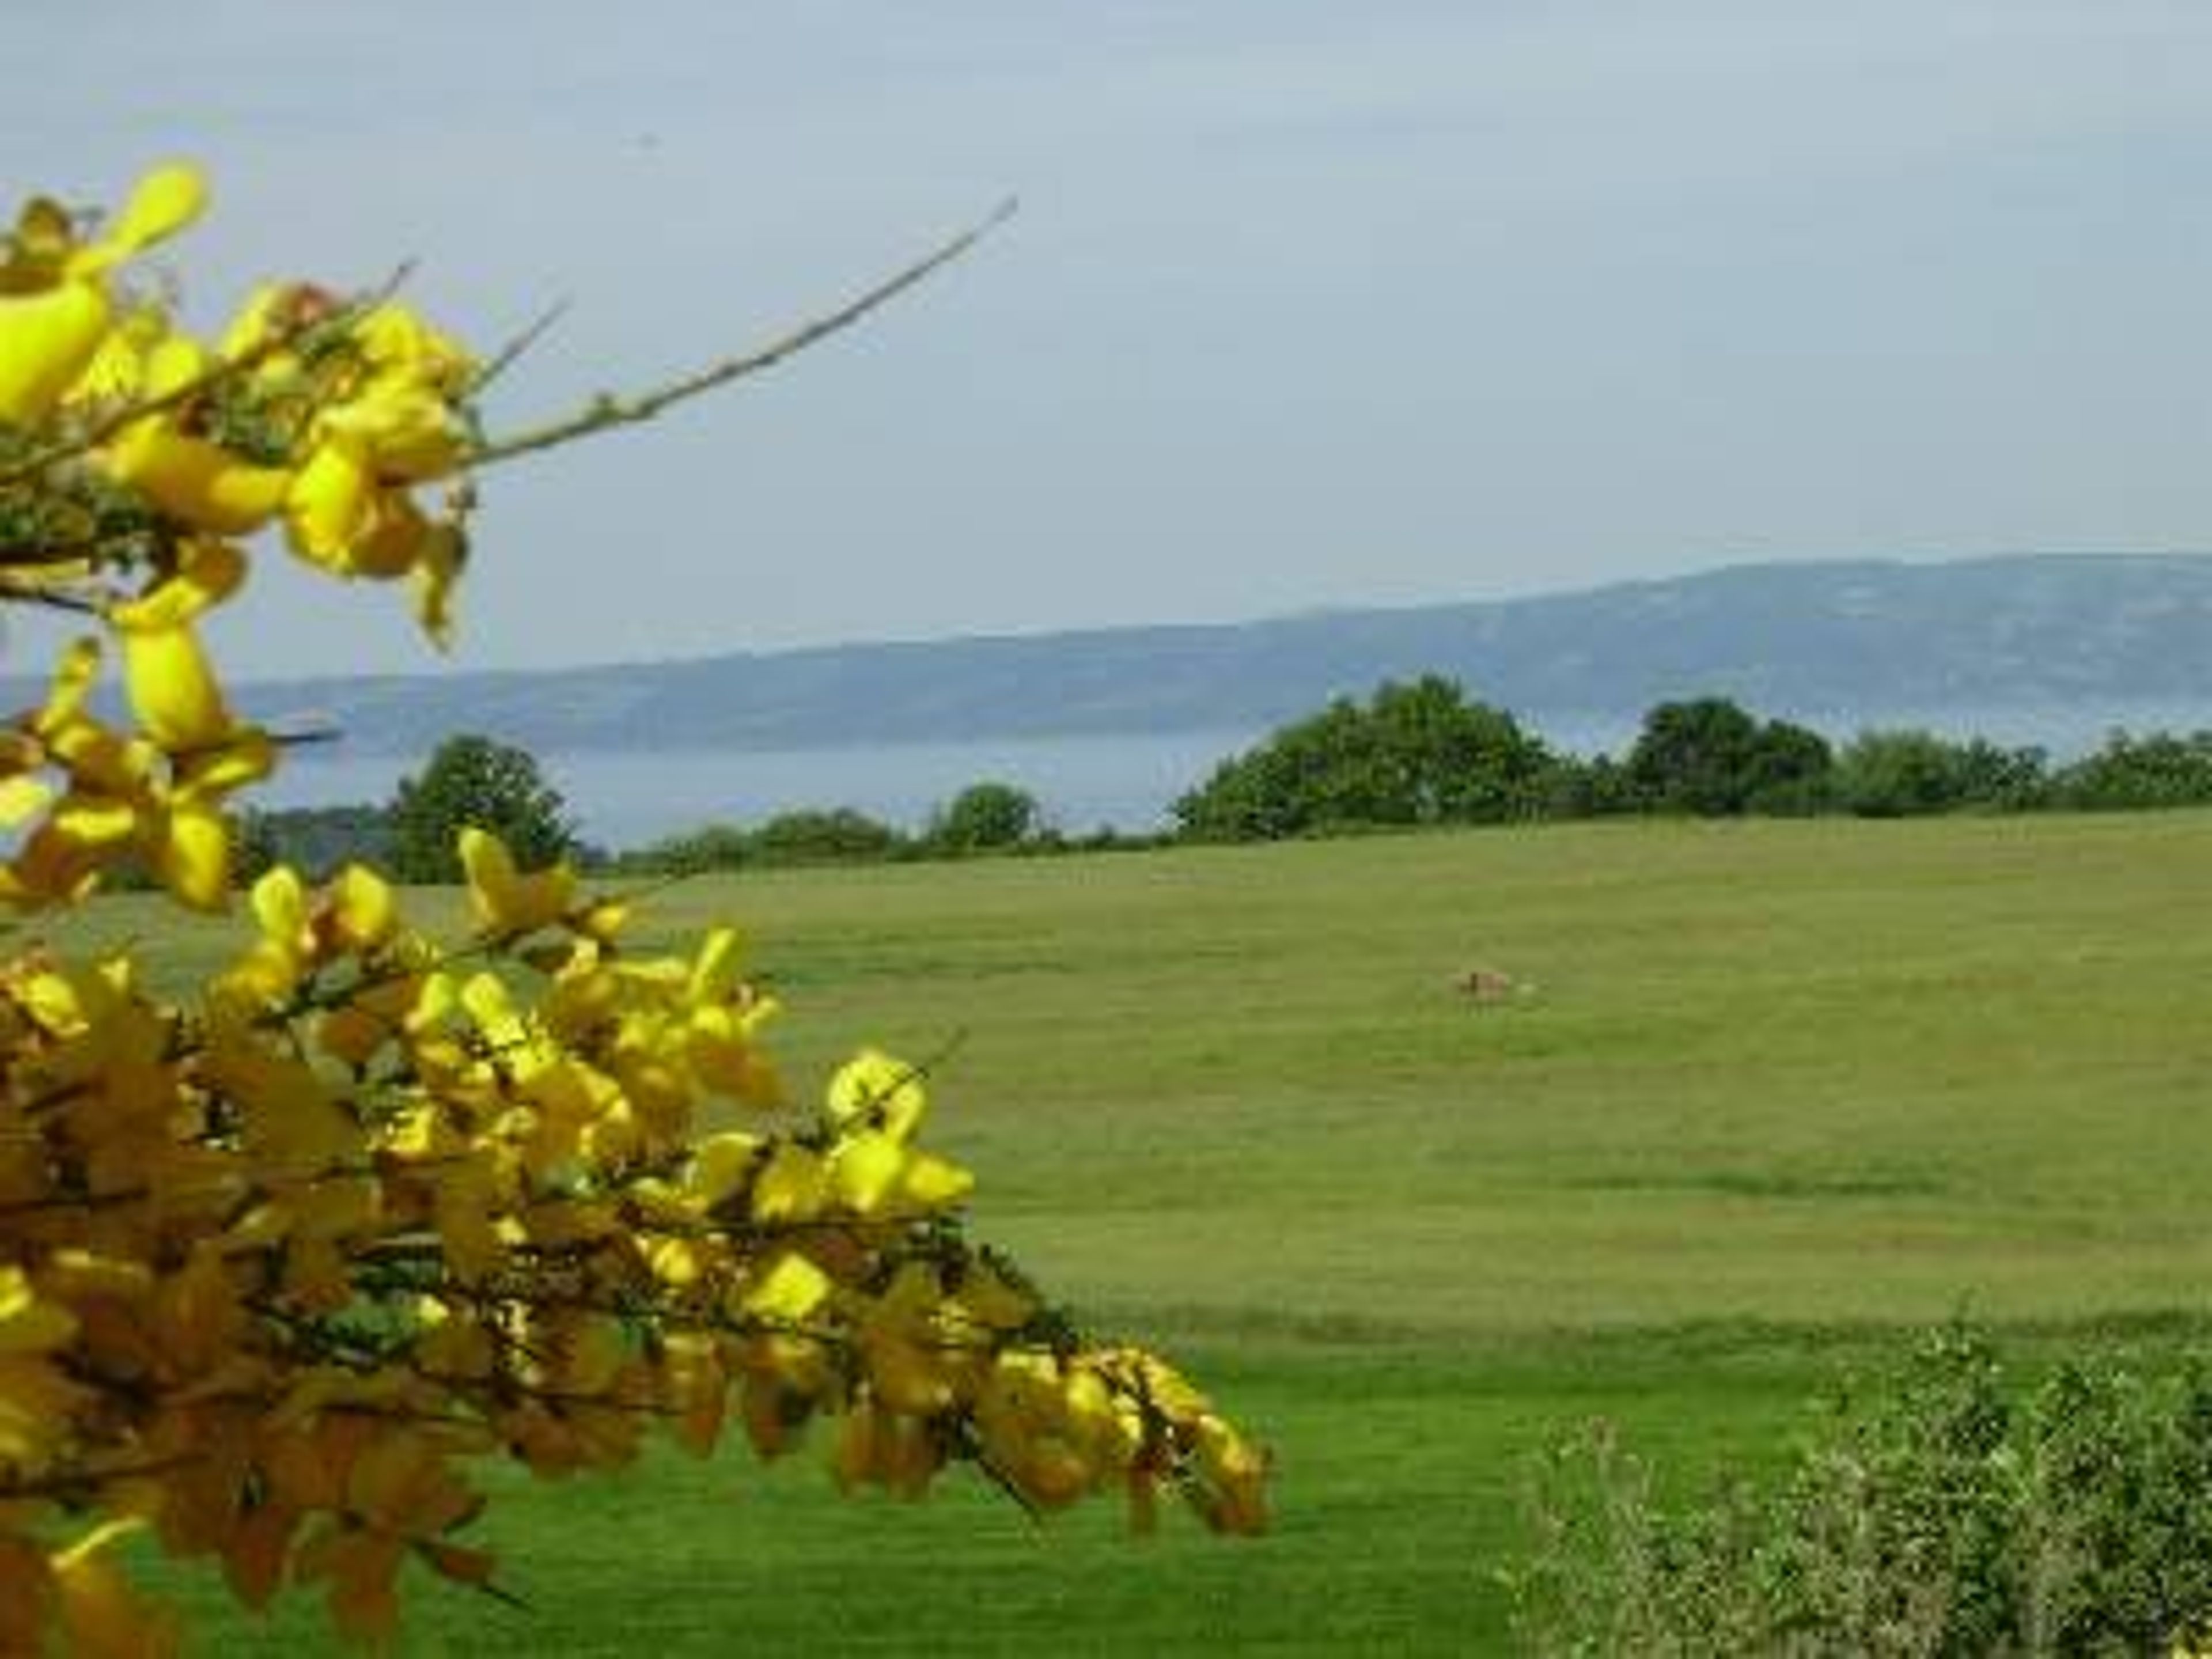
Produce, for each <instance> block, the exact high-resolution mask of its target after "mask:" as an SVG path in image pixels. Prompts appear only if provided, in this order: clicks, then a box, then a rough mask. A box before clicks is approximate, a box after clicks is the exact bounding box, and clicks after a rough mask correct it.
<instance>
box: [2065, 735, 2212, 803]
mask: <svg viewBox="0 0 2212 1659" xmlns="http://www.w3.org/2000/svg"><path fill="white" fill-rule="evenodd" d="M2054 793H2057V796H2058V797H2059V799H2061V800H2062V801H2063V803H2064V804H2065V805H2069V806H2075V807H2081V808H2085V809H2087V810H2089V811H2107V810H2112V809H2115V808H2120V809H2132V808H2140V807H2151V806H2195V805H2203V803H2205V802H2207V801H2212V732H2192V733H2191V735H2189V736H2187V737H2176V736H2175V735H2173V734H2172V732H2148V733H2146V734H2145V735H2143V736H2141V737H2136V736H2132V735H2130V733H2128V732H2113V733H2112V734H2111V735H2110V736H2109V737H2107V738H2106V739H2105V743H2104V746H2103V747H2102V748H2100V749H2099V750H2096V751H2095V752H2094V753H2093V754H2089V755H2085V756H2083V757H2081V759H2080V760H2078V761H2075V763H2073V764H2072V765H2070V766H2068V767H2066V768H2064V769H2062V770H2061V771H2060V773H2059V775H2058V776H2057V779H2056V780H2055V781H2054Z"/></svg>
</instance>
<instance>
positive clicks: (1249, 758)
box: [1174, 675, 1554, 841]
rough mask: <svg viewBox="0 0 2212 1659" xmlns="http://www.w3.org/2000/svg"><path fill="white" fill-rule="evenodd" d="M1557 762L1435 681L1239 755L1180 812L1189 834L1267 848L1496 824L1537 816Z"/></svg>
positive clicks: (1347, 708) (1390, 690) (1379, 697)
mask: <svg viewBox="0 0 2212 1659" xmlns="http://www.w3.org/2000/svg"><path fill="white" fill-rule="evenodd" d="M1553 764H1554V762H1553V758H1552V757H1551V755H1550V753H1549V751H1547V750H1546V749H1545V747H1544V745H1543V744H1542V743H1541V742H1540V741H1538V740H1537V739H1536V738H1533V737H1530V736H1528V734H1527V733H1525V732H1522V729H1521V727H1520V726H1519V724H1518V723H1517V722H1516V720H1514V718H1513V717H1512V716H1511V715H1510V714H1506V713H1504V711H1503V710H1501V709H1496V708H1490V707H1489V706H1488V705H1486V704H1484V703H1480V702H1469V701H1468V697H1467V694H1466V693H1465V692H1464V691H1463V690H1462V689H1461V688H1460V687H1459V686H1458V685H1457V684H1455V683H1454V682H1452V681H1450V680H1448V679H1445V678H1443V677H1441V676H1438V675H1426V676H1424V677H1423V678H1420V679H1419V680H1415V681H1413V682H1412V683H1410V684H1401V683H1399V682H1395V681H1385V682H1384V683H1383V684H1382V685H1380V686H1378V687H1377V688H1376V691H1375V694H1374V696H1372V697H1371V698H1370V700H1369V701H1368V702H1366V703H1365V704H1364V705H1363V704H1361V703H1358V702H1353V701H1352V700H1351V699H1350V698H1339V699H1337V700H1336V701H1335V702H1332V703H1330V704H1329V705H1328V708H1324V709H1323V710H1322V711H1321V713H1319V714H1314V715H1310V716H1309V717H1308V718H1306V719H1305V720H1298V721H1295V722H1293V723H1292V724H1291V725H1289V726H1282V727H1279V729H1278V730H1277V731H1276V732H1274V733H1273V735H1272V736H1270V737H1269V738H1267V740H1266V741H1265V742H1263V743H1261V744H1259V745H1258V746H1256V747H1255V748H1253V749H1251V750H1247V751H1246V752H1244V753H1243V754H1242V755H1237V756H1233V757H1231V758H1230V759H1228V760H1225V761H1224V762H1223V763H1221V764H1220V765H1219V766H1218V767H1217V768H1216V769H1214V772H1213V774H1212V776H1211V777H1210V778H1208V779H1207V780H1206V782H1205V783H1204V784H1203V785H1201V786H1200V787H1198V788H1197V789H1194V790H1193V791H1191V792H1189V793H1187V794H1185V795H1184V796H1182V798H1181V799H1179V800H1177V801H1176V804H1175V808H1174V811H1175V815H1176V822H1177V823H1178V825H1179V826H1180V828H1181V831H1182V834H1183V835H1184V836H1187V837H1189V838H1192V839H1195V840H1201V841H1268V840H1275V839H1279V838H1281V837H1284V836H1299V835H1308V834H1312V833H1314V832H1316V831H1321V830H1327V829H1335V828H1341V827H1345V826H1350V825H1363V824H1371V825H1411V824H1435V823H1502V822H1504V821H1505V820H1508V819H1510V818H1516V817H1528V816H1530V815H1531V814H1533V813H1534V811H1536V810H1537V808H1538V806H1539V805H1540V804H1541V800H1542V799H1543V798H1544V796H1545V794H1546V792H1547V778H1548V775H1549V773H1550V770H1551V769H1552V767H1553Z"/></svg>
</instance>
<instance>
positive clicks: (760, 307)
mask: <svg viewBox="0 0 2212 1659" xmlns="http://www.w3.org/2000/svg"><path fill="white" fill-rule="evenodd" d="M0 59H4V61H5V62H7V63H8V64H9V65H10V66H11V71H12V72H11V73H10V75H9V94H8V96H7V98H6V99H4V100H0V153H4V154H5V155H7V156H8V157H9V161H10V163H11V173H13V175H14V176H13V178H12V179H11V180H10V183H11V184H12V185H13V187H14V189H15V192H16V193H17V195H18V196H21V195H22V194H27V193H28V192H30V191H33V190H42V191H48V192H51V193H54V194H57V195H59V196H61V197H64V199H68V200H70V201H73V202H83V203H88V204H89V203H97V202H111V203H112V202H115V201H118V200H119V199H120V197H122V196H123V195H124V194H125V191H127V188H128V186H129V184H130V182H131V179H133V178H134V177H135V176H136V175H137V173H139V172H140V171H142V170H143V168H144V167H147V166H149V165H150V164H152V163H154V162H155V161H161V160H166V159H169V158H174V157H182V158H187V159H191V160H193V161H197V162H199V163H201V164H202V165H203V166H204V167H206V168H207V169H208V171H209V173H210V177H211V179H212V182H213V185H214V187H215V191H216V200H215V204H214V208H213V210H212V212H211V214H210V217H209V218H208V219H207V220H206V221H204V222H203V223H202V224H201V225H200V226H198V227H197V228H195V229H194V230H193V231H192V232H191V233H190V234H188V235H187V236H186V237H185V238H183V239H181V240H179V242H177V243H175V244H173V245H171V246H169V247H167V248H165V249H164V250H162V251H161V258H160V263H161V265H162V266H163V267H164V268H165V270H167V271H168V272H171V273H173V277H174V279H175V280H176V281H177V282H178V283H179V284H180V285H181V289H182V292H183V294H184V295H185V301H184V303H185V312H186V315H187V317H188V318H190V319H193V320H195V321H197V322H198V323H201V324H204V325H208V326H210V327H213V326H216V325H219V323H220V321H221V320H222V318H223V317H224V316H226V315H227V314H228V309H229V307H231V306H232V305H234V303H235V302H236V301H237V300H238V299H239V298H240V297H241V296H242V295H243V294H244V292H245V291H246V288H247V287H248V286H249V285H250V284H251V283H254V282H257V281H259V280H262V279H264V278H268V277H273V276H313V277H314V278H316V279H318V280H320V281H323V282H325V283H328V284H330V285H332V286H337V287H342V288H358V287H366V286H368V285H371V284H374V283H377V282H378V281H380V280H381V279H382V278H383V277H384V276H386V274H387V273H389V272H390V271H391V270H392V269H393V268H394V267H395V265H397V264H398V263H399V262H401V261H403V260H412V261H414V262H415V264H414V267H413V270H412V274H411V275H410V278H409V280H408V284H407V293H408V295H409V296H410V298H411V300H412V301H413V302H414V303H415V304H416V306H417V307H420V308H422V310H424V311H426V312H428V313H429V314H430V315H431V316H432V317H433V318H434V319H436V320H437V321H439V322H440V323H441V324H442V325H445V326H447V328H448V329H450V330H451V331H454V332H456V333H458V334H459V335H460V336H462V337H465V338H466V339H468V340H470V341H471V342H472V343H477V344H478V345H480V346H482V347H483V348H486V349H489V348H491V347H494V346H495V345H497V344H498V343H500V342H501V341H503V340H505V339H507V338H508V337H511V336H512V335H513V333H514V332H515V331H517V330H519V329H520V328H521V327H522V326H523V325H526V323H528V322H529V321H530V320H531V319H532V318H533V317H535V316H537V315H538V314H539V313H542V312H544V310H545V309H546V308H547V307H550V306H553V305H556V304H561V305H564V306H565V307H566V310H565V312H564V313H563V315H562V320H561V322H560V323H559V325H558V326H557V327H556V329H555V331H553V332H552V333H551V334H550V336H549V337H547V338H546V339H545V340H544V341H543V342H542V343H540V344H539V345H538V347H537V348H536V349H533V350H532V352H531V353H530V354H529V355H528V356H526V358H525V359H524V360H523V362H521V363H520V365H519V366H518V367H517V368H516V369H515V370H514V372H513V373H512V374H510V375H508V376H507V378H506V379H505V380H503V382H502V383H501V386H499V387H498V389H497V393H496V395H495V398H493V400H492V403H491V410H490V412H491V415H492V417H493V424H494V426H495V428H518V427H522V426H526V425H530V424H533V423H535V422H538V421H539V420H542V419H544V418H546V417H547V416H553V415H557V414H560V413H564V412H566V411H567V410H569V409H571V408H573V407H574V406H575V405H577V404H580V402H581V401H583V400H584V399H586V398H589V397H590V396H592V394H593V393H595V392H600V391H603V390H620V389H635V388H639V387H643V386H651V385H653V384H656V383H658V382H659V381H661V380H665V379H667V378H669V377H671V376H672V375H674V374H678V373H681V372H682V371H684V370H685V369H687V368H693V367H696V366H697V365H699V364H701V363H702V362H706V361H708V360H709V359H711V358H714V357H716V356H720V355H723V354H725V353H727V352H730V351H732V350H736V349H742V348H744V347H746V346H748V345H750V344H753V343H757V342H759V341H761V340H763V339H765V338H768V337H772V336H774V335H775V334H776V333H778V332H780V331H781V330H782V329H784V328H785V327H787V326H788V325H791V324H792V323H793V322H796V321H799V320H800V319H804V318H805V317H807V316H809V315H811V314H813V313H818V312H821V311H823V310H826V309H828V308H829V307H832V306H834V305H835V304H836V303H837V302H838V301H841V300H842V299H843V298H845V297H846V296H848V295H850V294H851V293H853V292H854V291H856V290H858V289H861V288H864V287H865V286H866V285H867V284H868V283H871V282H872V281H873V280H874V279H875V278H877V277H878V276H882V275H883V274H884V273H886V272H887V271H889V270H893V269H895V268H896V267H897V266H899V265H900V264H902V263H904V262H905V261H906V260H908V258H911V257H913V256H914V255H915V254H917V253H919V252H922V251H923V250H925V249H926V248H927V247H928V246H931V245H933V243H934V242H936V241H937V240H939V239H940V238H941V237H943V236H944V235H945V234H948V233H950V232H952V231H955V230H957V229H958V228H961V227H962V226H963V225H964V224H967V223H969V222H972V221H974V220H975V219H977V218H978V217H980V216H982V215H983V214H985V213H986V212H987V211H988V210H989V209H990V208H991V207H992V205H993V204H995V203H996V202H998V201H999V200H1000V198H1002V197H1006V196H1009V195H1012V196H1017V197H1019V198H1020V202H1021V210H1020V212H1019V214H1018V216H1017V217H1016V218H1015V219H1014V220H1013V221H1012V222H1010V223H1008V224H1006V226H1004V227H1003V228H1000V230H999V231H997V232H996V233H994V234H993V235H992V236H991V237H990V238H989V239H988V240H987V241H986V242H985V243H984V244H983V245H982V246H980V247H979V248H977V249H976V250H975V252H973V253H972V254H970V255H969V257H968V258H965V259H963V261H961V262H960V263H958V264H957V265H955V266H953V267H952V268H951V269H949V270H945V272H943V273H942V274H940V275H939V276H936V277H935V278H933V280H932V281H931V282H930V283H927V285H926V286H925V287H923V288H922V289H920V290H918V291H916V292H915V293H913V294H911V295H908V296H907V297H905V298H903V299H902V300H900V301H898V302H896V304H895V305H893V306H892V307H889V308H887V309H886V310H884V311H883V312H881V313H878V314H877V315H876V316H874V317H873V318H872V319H869V320H868V321H867V322H866V323H865V324H864V325H862V326H861V327H860V328H859V329H857V330H855V331H851V332H848V333H847V334H844V335H842V336H841V337H838V338H836V339H835V340H832V341H830V342H829V343H825V344H823V345H822V346H820V347H818V348H817V349H814V350H811V351H810V352H808V353H805V354H804V355H802V356H800V357H799V358H798V359H797V360H795V361H794V362H791V363H789V364H787V365H786V366H784V367H782V368H778V369H777V370H775V371H774V372H773V373H772V374H768V375H764V376H763V377H760V378H758V379H756V380H749V381H747V382H744V383H743V384H741V385H739V386H734V387H732V388H730V389H728V390H726V391H725V392H721V393H720V394H718V395H717V396H716V397H714V398H712V399H710V400H707V401H704V402H702V403H700V404H694V405H691V406H690V407H688V408H685V409H684V410H678V411H676V412H673V413H671V414H670V415H668V416H665V418H663V419H662V420H660V421H659V422H654V423H653V424H652V425H650V426H648V427H645V428H636V429H632V430H629V431H626V432H622V433H617V434H613V435H606V436H603V437H601V438H599V439H597V440H594V441H592V442H591V443H589V444H586V445H583V446H579V447H573V448H570V449H568V450H566V451H562V452H560V453H556V454H555V455H552V456H550V457H547V458H544V459H534V460H526V461H520V462H517V463H515V464H514V465H512V466H510V467H507V468H503V469H500V470H498V471H493V472H491V473H489V474H488V475H487V476H486V477H485V479H484V481H483V513H482V515H481V517H480V519H479V520H478V525H477V560H476V563H475V565H474V567H473V568H472V569H471V577H470V582H469V585H468V587H467V590H466V591H465V594H464V598H463V602H462V605H463V610H462V625H461V630H460V637H459V641H458V644H457V647H456V649H455V651H454V653H453V656H452V658H451V659H450V661H451V663H452V664H453V665H455V666H459V667H465V668H480V667H537V666H552V665H567V664H575V663H586V662H611V661H628V660H639V659H659V658H667V657H680V656H694V655H702V654H708V653H720V652H729V651H757V650H773V649H780V648H783V647H792V646H799V645H809V644H820V643H827V642H831V641H851V640H878V639H923V638H931V637H939V636H945V635H975V634H998V633H1008V632H1030V631H1037V630H1045V629H1068V628H1087V627H1096V626H1107V625H1114V624H1120V623H1156V622H1199V621H1225V620H1237V619H1243V618H1248V617H1262V616H1273V615H1280V614H1284V613H1290V612H1299V611H1314V610H1321V609H1332V608H1346V607H1357V606H1364V605H1414V604H1425V603H1429V602H1434V601H1451V600H1461V599H1493V598H1503V597H1508V596H1513V595H1518V594H1526V593H1530V592H1545V591H1553V590H1559V589H1567V588H1577V587H1585V586H1594V585H1597V584H1600V583H1603V582H1608V581H1613V580H1626V579H1638V578H1653V577H1662V576H1668V575H1673V574H1681V573H1684V572H1687V571H1692V570H1697V569H1703V568H1712V567H1715V566H1718V565H1723V564H1732V563H1742V562H1762V561H1771V560H1786V559H1799V558H1833V557H1845V556H1903V557H1913V558H1933V557H1954V556H1974V555H1980V554H1988V553H1999V552H2012V551H2029V550H2043V551H2057V550H2081V551H2109V552H2126V551H2171V550H2201V549H2203V548H2205V547H2207V546H2208V545H2212V531H2208V526H2212V465H2208V460H2212V327H2208V326H2207V320H2208V317H2209V316H2212V234H2208V233H2212V191H2208V189H2207V182H2208V180H2212V6H2208V5H2206V4H2204V3H2203V0H1851V3H1850V4H1849V5H1834V4H1820V3H1814V0H1668V3H1664V4H1662V3H1656V0H1604V3H1601V0H1449V3H1447V0H1407V3H1393V0H1374V3H1369V4H1361V5H1350V4H1346V3H1343V0H1326V3H1318V0H1204V3H1200V0H1084V3H1077V0H1020V3H1015V0H1000V3H980V0H932V3H928V4H917V3H915V0H904V3H898V0H806V3H800V0H770V3H754V0H671V3H656V0H629V3H628V4H611V3H608V0H592V3H589V4H584V3H571V0H539V3H534V4H531V5H528V6H523V5H499V4H486V5H481V6H459V5H451V4H432V3H427V0H377V3H362V4H356V5H352V6H349V7H344V8H339V7H334V6H318V5H303V4H301V3H298V0H193V3H191V4H190V5H179V4H177V3H175V0H161V3H151V0H9V3H8V4H7V5H6V6H5V8H4V9H0ZM26 66H31V72H29V73H25V72H23V70H24V69H25V67H26ZM264 563H265V565H266V566H267V570H266V574H265V576H264V578H263V579H262V580H259V581H258V583H257V585H256V591H255V592H254V593H253V594H252V595H251V596H250V597H249V598H248V599H246V600H244V601H241V602H240V605H237V606H235V607H234V614H231V615H229V616H228V617H226V618H225V619H224V620H223V622H222V625H221V626H220V627H219V628H218V629H216V637H217V641H218V644H219V646H220V647H221V649H222V651H223V653H225V655H226V658H227V660H228V662H229V663H230V665H231V666H232V671H234V672H242V673H244V674H246V675H248V676H268V675H283V674H292V673H301V672H318V673H320V672H335V671H370V672H420V671H434V670H435V669H436V668H437V667H438V666H439V665H440V663H441V659H439V658H438V657H437V655H436V654H435V653H434V652H432V651H431V650H430V649H429V647H427V646H426V645H425V644H424V643H423V642H422V641H421V640H420V639H419V638H417V637H416V635H415V634H414V632H413V630H412V629H411V626H410V624H409V623H408V622H407V620H406V617H405V607H404V602H403V601H402V599H401V597H400V596H399V595H398V594H397V593H388V592H368V593H363V592H352V591H345V590H340V589H337V588H334V587H333V586H331V584H329V583H327V582H325V581H320V580H314V579H310V578H309V577H307V576H306V575H305V574H301V573H295V572H294V571H292V570H291V569H290V568H289V565H288V562H287V560H286V558H285V556H284V555H283V553H282V552H281V551H280V550H277V549H276V547H274V546H273V545H272V546H271V547H270V550H269V552H268V556H267V558H266V560H265V561H264ZM21 642H22V641H21V637H20V636H17V637H15V638H14V640H13V644H14V645H16V646H20V645H21ZM0 651H4V652H5V653H6V654H8V655H14V654H15V651H14V650H13V649H12V648H11V647H10V644H9V641H0ZM6 666H8V667H9V668H14V667H16V666H19V664H17V663H9V664H7V665H6Z"/></svg>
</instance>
